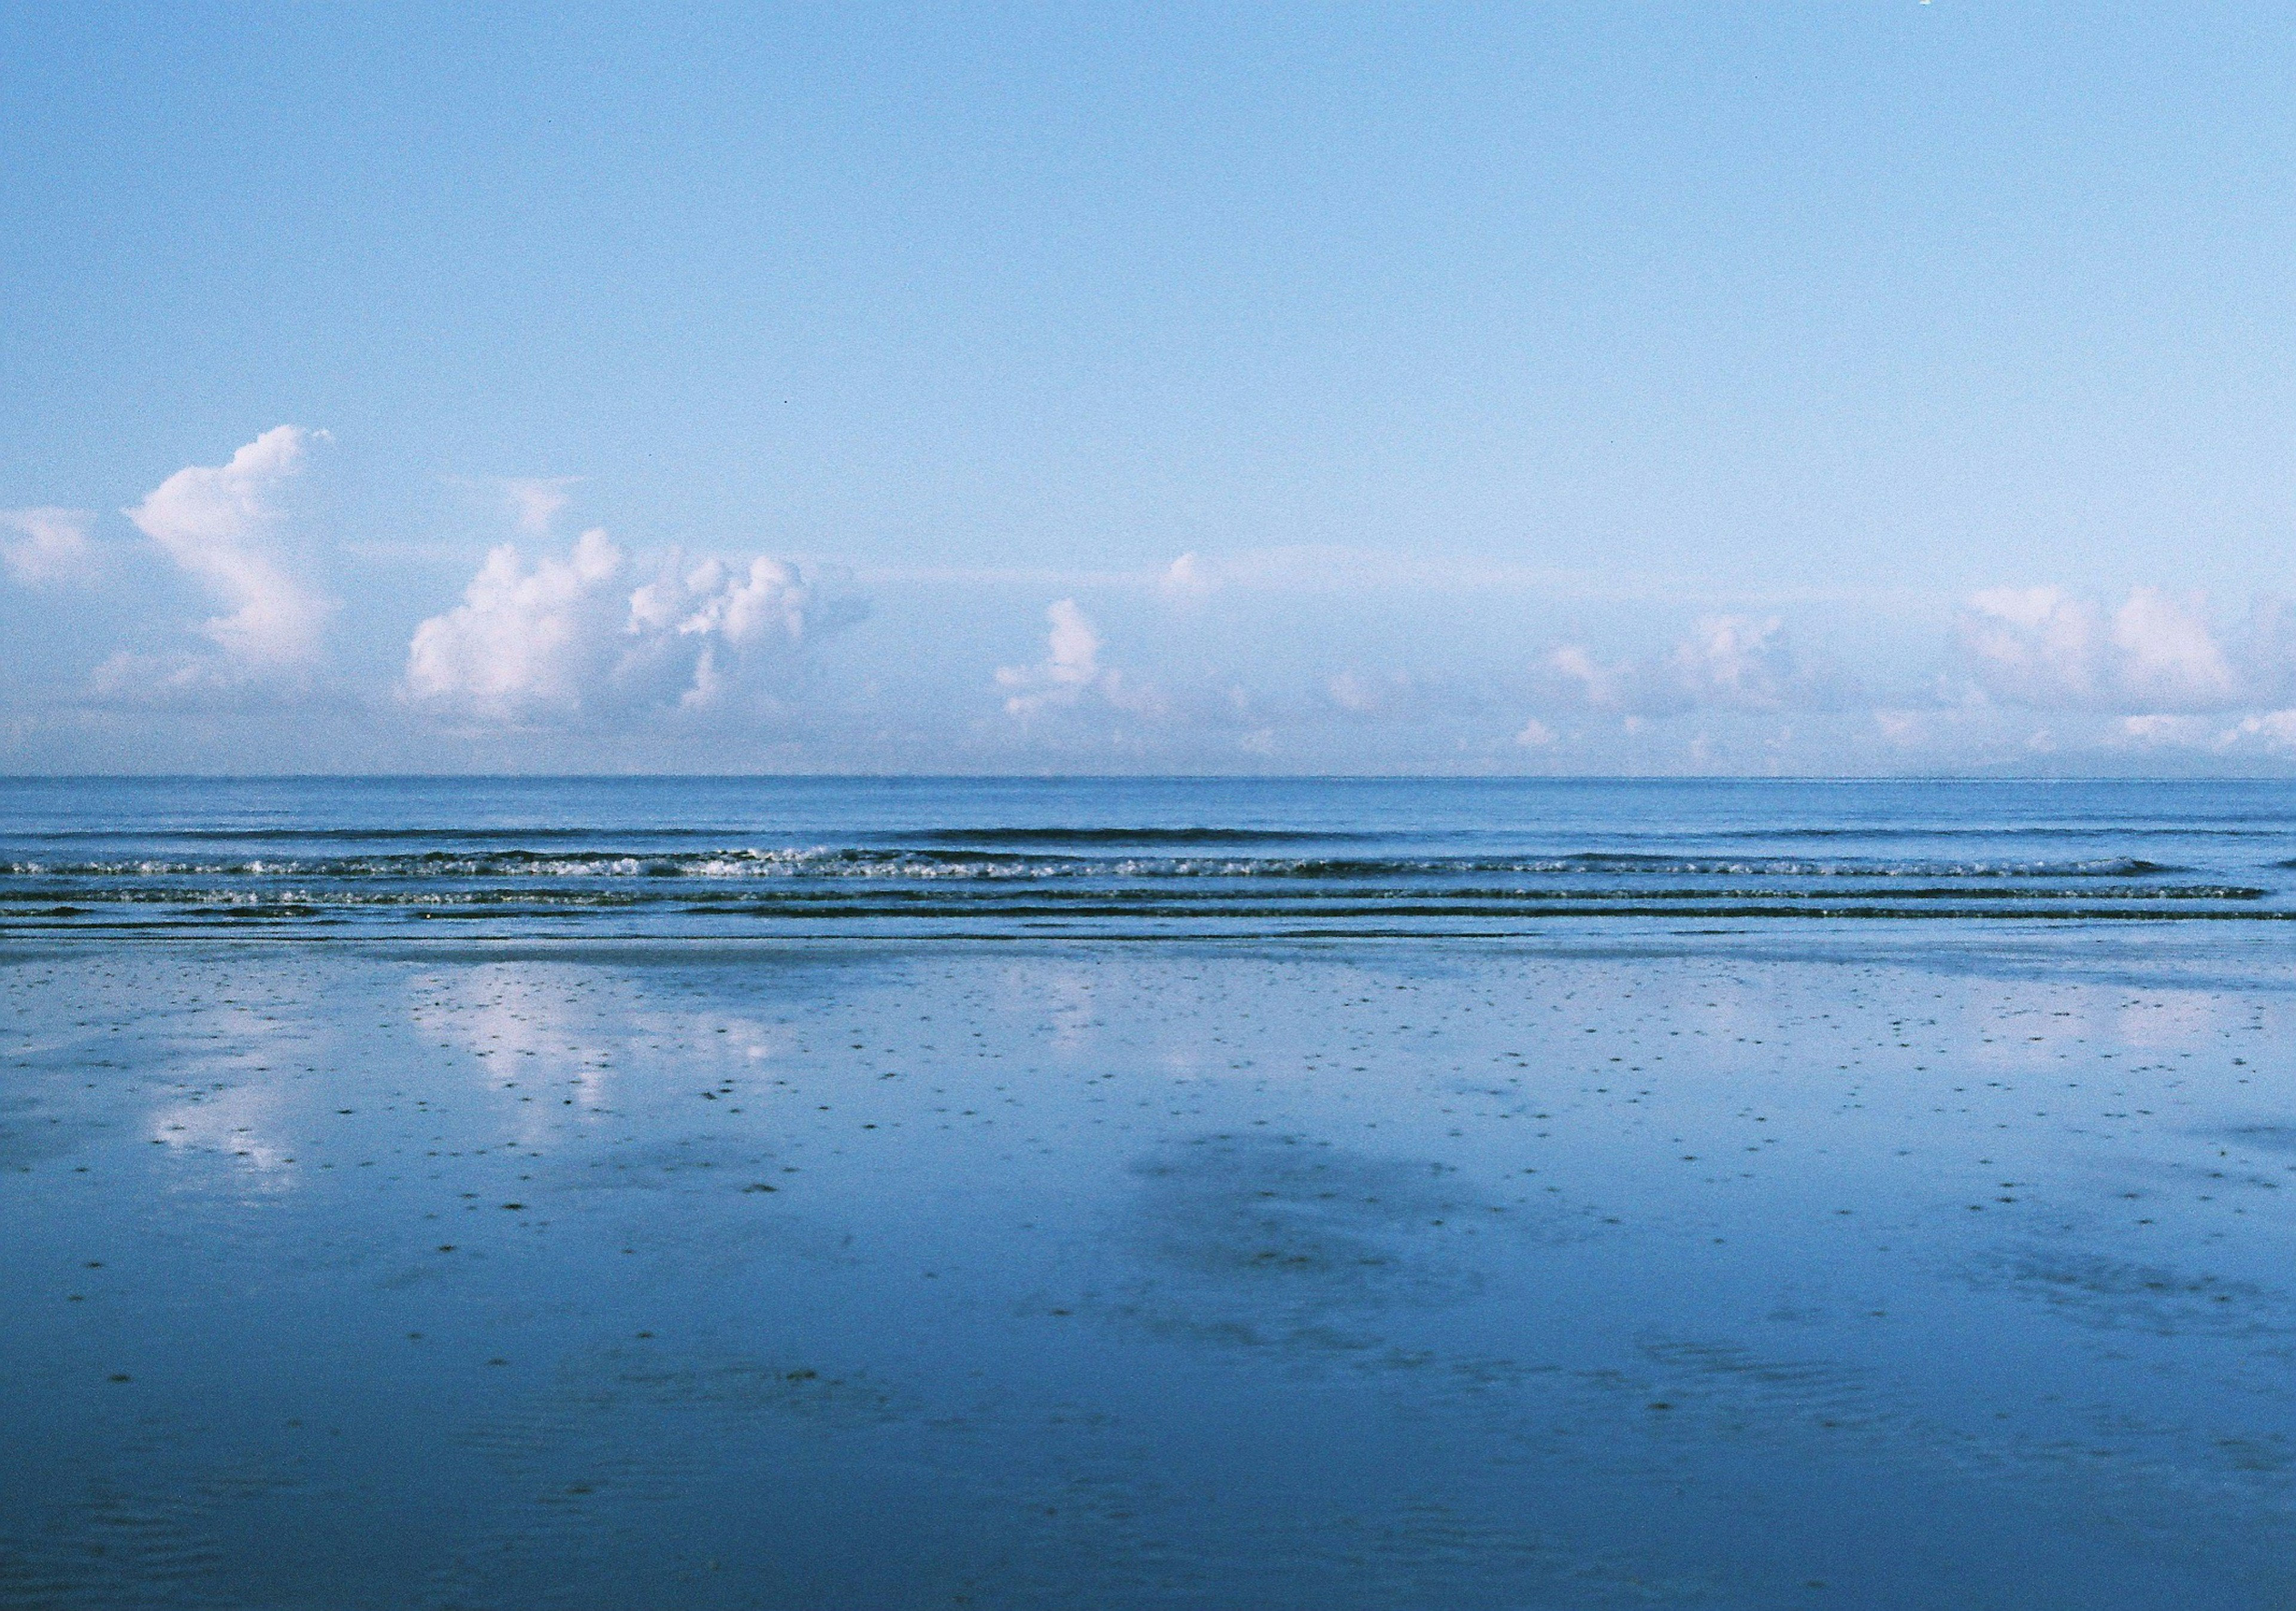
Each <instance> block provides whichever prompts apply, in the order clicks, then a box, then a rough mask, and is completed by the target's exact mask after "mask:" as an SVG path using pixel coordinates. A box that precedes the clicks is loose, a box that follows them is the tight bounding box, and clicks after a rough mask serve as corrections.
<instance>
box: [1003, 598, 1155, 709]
mask: <svg viewBox="0 0 2296 1611" xmlns="http://www.w3.org/2000/svg"><path fill="white" fill-rule="evenodd" d="M1045 619H1046V621H1048V622H1049V623H1051V626H1052V630H1051V631H1050V632H1049V633H1047V634H1046V637H1045V658H1043V659H1041V660H1039V661H1037V663H1036V664H1035V665H1033V666H1000V667H998V668H997V672H996V685H997V686H998V687H999V688H1002V689H1004V690H1005V691H1006V694H1005V710H1006V711H1007V712H1008V713H1009V714H1011V715H1013V716H1035V715H1037V713H1039V712H1041V711H1045V710H1048V709H1054V708H1058V707H1069V706H1074V705H1077V704H1078V703H1080V702H1081V701H1082V700H1084V699H1086V697H1087V696H1088V695H1089V696H1092V697H1094V698H1096V699H1101V700H1103V701H1105V702H1106V703H1107V704H1109V705H1111V706H1112V707H1115V708H1117V709H1119V710H1123V711H1128V712H1129V713H1131V714H1132V715H1135V716H1159V717H1160V716H1169V715H1170V714H1171V709H1170V702H1169V700H1167V699H1165V698H1164V696H1163V695H1162V694H1161V693H1160V692H1159V691H1157V690H1156V689H1155V688H1153V687H1152V686H1148V685H1144V684H1142V683H1136V682H1135V681H1133V680H1132V679H1130V678H1128V677H1127V676H1126V675H1124V673H1122V672H1121V671H1119V670H1117V669H1116V668H1115V667H1114V666H1103V665H1102V664H1101V663H1100V650H1101V642H1100V631H1099V629H1098V628H1097V627H1095V626H1094V625H1093V623H1092V617H1090V616H1087V615H1086V614H1085V612H1084V611H1083V610H1082V609H1078V607H1077V601H1075V600H1074V599H1062V600H1060V601H1057V602H1055V603H1054V604H1053V605H1052V606H1050V607H1049V608H1048V609H1046V611H1045Z"/></svg>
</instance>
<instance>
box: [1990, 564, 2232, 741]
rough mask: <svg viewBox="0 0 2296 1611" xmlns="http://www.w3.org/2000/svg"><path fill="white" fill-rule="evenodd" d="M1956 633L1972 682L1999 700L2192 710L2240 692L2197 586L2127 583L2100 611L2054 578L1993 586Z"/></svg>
mask: <svg viewBox="0 0 2296 1611" xmlns="http://www.w3.org/2000/svg"><path fill="white" fill-rule="evenodd" d="M1960 635H1961V644H1962V648H1963V650H1964V653H1965V654H1966V656H1967V657H1968V659H1969V661H1970V664H1971V670H1972V676H1973V678H1974V680H1975V682H1976V683H1977V685H1978V686H1979V687H1980V689H1982V690H1983V691H1984V692H1985V693H1986V694H1987V695H1989V697H1991V698H1993V699H1997V700H2000V701H2001V702H2003V703H2005V704H2012V705H2031V706H2042V707H2050V706H2062V707H2091V708H2099V709H2107V710H2123V711H2126V710H2131V709H2134V710H2137V711H2142V712H2155V713H2158V712H2174V711H2185V712H2190V711H2196V710H2218V709H2223V708H2225V707H2228V706H2232V705H2236V704H2239V703H2240V702H2241V701H2242V699H2243V685H2242V683H2243V679H2242V678H2241V676H2240V675H2238V674H2237V673H2236V672H2235V669H2234V666H2233V664H2232V662H2231V659H2230V658H2228V657H2227V656H2226V653H2225V650H2223V648H2222V647H2221V646H2219V645H2218V642H2217V640H2216V637H2215V634H2213V633H2212V632H2211V631H2210V626H2209V623H2208V617H2207V614H2206V609H2205V606H2204V601H2202V599H2201V598H2199V597H2198V596H2197V595H2194V596H2187V597H2182V598H2180V597H2177V596H2176V595H2174V594H2171V593H2167V592H2164V591H2163V590H2162V589H2161V588H2158V587H2138V588H2134V589H2132V590H2131V591H2130V593H2129V594H2128V598H2127V599H2126V600H2125V601H2123V602H2122V603H2121V606H2120V609H2116V610H2114V611H2113V612H2112V615H2111V616H2110V617H2107V616H2106V615H2105V613H2104V611H2103V609H2100V608H2099V607H2098V606H2096V605H2095V604H2094V603H2092V602H2090V601H2087V600H2085V599H2080V598H2076V597H2074V596H2073V595H2071V594H2070V593H2067V592H2066V591H2065V590H2064V589H2062V588H2059V587H2029V588H2013V587H1997V588H1991V589H1989V590H1987V591H1985V592H1983V593H1976V594H1974V595H1972V597H1971V599H1970V601H1969V608H1968V610H1967V611H1966V612H1965V613H1964V616H1963V617H1962V622H1961V634H1960Z"/></svg>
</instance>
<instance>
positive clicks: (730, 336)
mask: <svg viewBox="0 0 2296 1611" xmlns="http://www.w3.org/2000/svg"><path fill="white" fill-rule="evenodd" d="M655 9H656V8H644V9H643V10H640V9H637V8H618V9H614V10H606V9H597V10H589V9H585V8H581V7H576V6H556V7H548V8H545V7H533V8H517V9H513V8H508V7H487V8H480V7H455V8H439V9H435V10H424V9H422V8H417V7H397V8H391V9H389V11H387V12H386V11H385V10H383V9H381V8H375V9H371V10H368V9H358V8H348V7H344V8H334V7H324V8H323V7H310V6H299V7H298V6H277V7H265V6H207V7H189V8H184V7H168V8H139V7H133V6H106V7H96V6H92V5H91V6H58V7H14V8H9V9H8V10H7V11H5V12H0V61H4V63H5V67H6V71H5V72H4V73H0V150H4V151H6V152H7V158H6V160H5V162H4V163H0V305H4V313H0V510H4V511H10V512H9V513H8V515H7V516H6V524H5V526H4V527H0V557H4V558H5V560H6V561H7V564H6V568H5V572H4V574H0V631H4V632H5V633H6V634H7V640H8V642H9V643H10V644H11V646H12V652H11V653H10V655H9V656H8V657H7V659H6V663H5V666H4V668H0V765H4V767H5V768H6V769H8V770H13V771H33V772H37V771H59V770H114V769H126V770H141V769H198V770H216V771H247V770H258V771H260V770H280V769H287V770H370V769H378V768H382V769H406V770H467V769H479V770H528V769H549V770H593V769H595V770H609V771H612V770H624V769H642V770H660V769H671V770H675V769H685V768H697V769H706V770H751V769H756V770H783V769H804V770H865V771H924V772H939V771H999V772H1004V771H1012V772H1037V771H1083V772H1104V771H1143V770H1144V771H1188V772H1226V771H1243V772H1254V771H1281V772H1331V771H1338V772H1531V773H1645V772H1647V773H1681V772H1732V773H1735V772H1744V773H1761V772H1770V771H1785V772H1797V773H1895V772H1939V771H1946V772H1961V771H1974V772H1987V773H1998V772H2041V773H2047V772H2063V771H2072V772H2107V773H2152V772H2171V773H2181V772H2191V771H2217V772H2222V771H2231V772H2246V773H2280V772H2284V771H2287V770H2290V769H2291V767H2292V765H2296V611H2292V610H2291V609H2285V608H2284V606H2283V605H2282V603H2281V599H2282V596H2283V595H2296V565H2292V563H2291V557H2290V556H2291V544H2290V535H2291V518H2290V517H2291V496H2292V492H2296V487H2292V469H2296V466H2292V462H2291V445H2292V425H2296V396H2292V391H2296V386H2292V380H2291V374H2292V371H2291V365H2290V363H2289V359H2290V356H2291V349H2292V335H2296V330H2292V323H2296V299H2292V298H2291V297H2290V295H2289V290H2290V277H2291V271H2290V265H2291V263H2292V262H2296V252H2292V246H2296V241H2292V239H2291V236H2292V234H2296V211H2292V209H2290V208H2289V207H2288V206H2287V200H2286V199H2287V196H2288V195H2289V193H2290V188H2289V187H2290V182H2291V179H2292V176H2296V84H2292V82H2291V80H2292V77H2296V72H2292V70H2296V45H2292V42H2291V41H2292V36H2291V34H2290V32H2289V30H2288V29H2287V28H2286V26H2285V20H2284V16H2280V15H2276V13H2275V12H2271V11H2268V10H2267V9H2265V8H2262V7H2254V8H2239V7H2206V6H2176V7H2157V6H2155V7H2136V6H2129V7H2121V8H2084V9H2079V10H2075V9H2071V8H2064V7H2054V6H2019V5H1985V6H1979V5H1975V4H1966V3H1964V0H1937V3H1936V4H1915V3H1912V0H1908V3H1907V4H1881V3H1877V4H1856V5H1816V4H1812V5H1800V6H1797V5H1777V6H1744V7H1729V6H1712V5H1701V6H1694V7H1693V6H1685V7H1674V8H1669V7H1661V6H1647V7H1645V6H1636V7H1624V6H1620V7H1593V6H1588V7H1574V8H1557V9H1540V8H1536V7H1530V6H1506V7H1496V8H1490V9H1475V8H1471V7H1461V6H1441V7H1436V6H1428V7H1406V6H1381V7H1369V6H1365V7H1343V6H1341V7H1314V8H1308V7H1275V6H1270V7H1251V8H1231V7H1211V6H1204V7H1193V8H1192V7H1177V6H1169V7H1156V8H1153V9H1133V10H1120V11H1119V10H1115V9H1111V8H1084V7H1074V8H1064V9H1057V10H1055V9H1025V8H1008V7H954V6H950V7H929V8H928V7H919V8H904V9H869V10H865V9H862V8H854V7H845V8H793V9H786V10H776V9H773V8H767V7H742V8H727V9H725V10H685V11H682V12H679V13H678V15H677V16H676V18H674V19H670V20H664V19H663V18H662V17H660V16H659V15H657V14H655ZM592 533H595V534H597V535H595V536H590V535H587V534H592Z"/></svg>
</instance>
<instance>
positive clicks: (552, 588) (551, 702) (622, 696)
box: [402, 529, 819, 722]
mask: <svg viewBox="0 0 2296 1611" xmlns="http://www.w3.org/2000/svg"><path fill="white" fill-rule="evenodd" d="M650 569H651V577H650V579H644V580H642V579H641V577H644V576H645V575H646V572H647V568H642V567H641V566H640V565H639V564H638V563H637V562H635V561H634V560H632V559H631V557H630V556H629V555H627V554H626V553H625V552H623V551H622V549H621V548H619V546H618V545H616V544H615V543H614V542H613V541H612V540H611V538H609V537H608V536H606V534H605V533H604V532H603V530H597V529H593V530H590V531H586V532H584V533H583V534H582V536H580V538H578V540H577V541H576V542H575V544H574V545H573V547H572V548H571V549H570V551H569V552H567V554H566V555H565V556H564V557H563V558H556V557H553V556H550V555H546V554H545V555H542V556H540V557H538V558H537V559H536V560H534V561H533V562H532V563H531V564H529V563H528V562H527V560H525V559H524V558H523V557H522V556H521V554H520V552H519V550H518V547H517V545H516V544H503V545H502V546H500V547H498V548H496V549H495V550H494V551H493V552H490V553H489V554H488V556H487V561H486V564H485V565H484V566H483V567H481V568H480V571H479V573H478V575H477V576H475V577H472V578H471V584H470V585H469V586H468V587H467V588H465V589H464V590H463V601H462V603H460V604H458V605H456V606H455V608H454V609H450V610H448V611H447V612H446V613H445V614H444V615H438V616H433V617H430V619H428V620H426V621H424V622H423V623H422V625H421V626H418V627H417V628H415V631H414V640H413V642H410V643H409V644H408V646H407V651H406V678H405V681H404V683H403V684H402V688H403V691H404V692H405V694H406V697H407V698H408V699H410V700H412V701H414V703H416V704H418V705H422V706H427V707H431V708H433V709H437V710H440V711H445V712H451V713H454V714H457V715H462V716H471V717H476V718H479V719H480V720H483V721H489V722H520V721H529V720H535V719H538V718H544V717H566V716H594V715H600V714H603V713H605V712H608V711H611V710H615V709H628V708H632V707H639V708H643V707H668V706H672V705H675V706H676V707H682V708H685V709H688V710H702V709H708V708H711V707H717V706H720V705H723V704H726V703H728V702H729V701H731V700H733V699H735V698H736V696H738V695H740V694H742V693H744V692H747V693H749V694H751V695H755V696H758V697H761V698H766V699H767V702H770V697H769V695H767V691H765V690H764V689H763V688H762V687H760V686H759V683H760V681H761V677H760V675H759V672H758V668H759V667H761V666H763V665H764V664H765V663H766V661H767V659H769V658H771V656H772V654H773V652H774V651H775V650H776V649H777V648H785V647H788V646H793V645H795V644H798V643H799V642H802V641H803V640H804V639H805V638H806V637H807V636H808V632H809V630H810V629H811V628H813V627H814V626H816V624H817V623H816V617H817V616H818V614H819V610H818V609H817V607H816V597H815V589H814V588H813V586H812V585H811V584H810V583H809V582H808V580H807V579H806V578H805V577H804V576H803V575H802V574H801V573H800V572H799V570H798V568H796V567H795V566H794V565H791V564H790V563H788V562H786V561H784V560H776V559H774V558H772V557H770V556H767V555H758V556H756V557H755V558H752V559H750V560H747V561H736V562H734V563H730V564H729V563H728V562H726V561H725V560H717V559H702V560H695V561H690V562H689V561H687V560H685V559H684V558H683V557H682V556H681V555H679V554H676V553H675V552H673V553H669V554H667V555H663V556H660V558H659V559H658V560H656V561H655V562H654V563H653V564H652V567H651V568H650Z"/></svg>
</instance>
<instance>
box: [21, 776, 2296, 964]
mask: <svg viewBox="0 0 2296 1611" xmlns="http://www.w3.org/2000/svg"><path fill="white" fill-rule="evenodd" d="M2291 916H2296V791H2292V790H2291V789H2290V788H2289V787H2288V785H2286V784H2285V783H2277V782H2261V781H2248V782H2187V781H2178V782H2126V781H2117V782H2030V781H1905V782H1898V781H1891V782H1849V781H1831V782H1825V781H1821V782H1810V781H1520V780H1508V781H1422V780H1362V779H1351V780H1209V779H1206V780H1190V779H1154V780H1132V779H1096V780H1041V779H840V778H805V779H739V778H614V779H599V778H580V779H574V778H521V779H436V778H430V779H411V778H375V779H269V780H201V779H172V778H163V779H62V780H11V781H4V782H0V922H4V925H5V928H6V929H7V930H8V931H11V932H15V933H24V932H27V931H33V930H40V929H53V928H73V929H86V928H112V929H118V928H133V929H138V930H167V929H187V928H188V929H208V930H212V929H214V928H217V927H229V928H274V929H289V930H302V929H312V928H329V927H342V928H356V929H357V930H360V931H374V930H378V929H384V930H388V929H400V930H404V929H406V928H410V927H412V926H415V925H429V924H435V923H439V922H442V921H443V922H457V923H460V924H462V925H463V926H464V927H465V928H470V927H471V926H476V927H478V928H483V929H485V930H488V931H490V932H502V933H532V932H558V933H571V932H586V933H607V932H611V933H617V934H645V935H676V934H697V935H723V934H727V933H742V934H749V933H775V932H791V931H793V930H794V931H807V932H811V931H825V932H836V933H849V934H877V933H893V934H907V933H916V934H930V933H936V932H957V933H965V934H983V935H988V934H1013V935H1026V934H1046V933H1064V932H1069V933H1078V934H1097V935H1109V934H1125V933H1134V932H1137V933H1143V934H1166V933H1186V934H1220V935H1234V936H1260V937H1271V938H1274V937H1287V936H1314V935H1323V934H1335V933H1336V934H1379V933H1401V934H1429V935H1436V934H1444V933H1476V934H1488V933H1518V932H1525V931H1527V930H1535V929H1536V928H1538V926H1539V925H1542V924H1548V923H1552V922H1554V921H1555V920H1570V919H1588V918H1600V919H1620V920H1642V921H1647V922H1652V923H1669V922H1685V921H1700V922H1706V921H1715V920H1726V921H1731V922H1737V921H1743V920H1762V921H1774V920H1789V919H1802V920H1808V919H1824V920H1845V919H1882V920H1893V921H1906V920H1920V919H1939V918H1943V919H1956V920H1978V919H2013V920H2027V921H2031V920H2054V921H2065V920H2075V921H2098V920H2128V919H2138V920H2172V919H2173V920H2278V919H2285V918H2288V917H2291Z"/></svg>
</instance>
